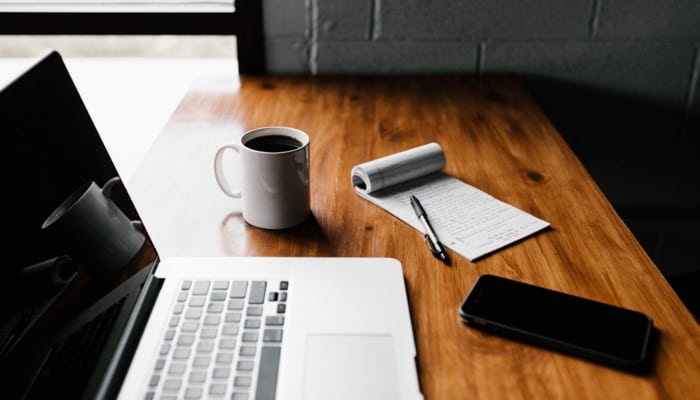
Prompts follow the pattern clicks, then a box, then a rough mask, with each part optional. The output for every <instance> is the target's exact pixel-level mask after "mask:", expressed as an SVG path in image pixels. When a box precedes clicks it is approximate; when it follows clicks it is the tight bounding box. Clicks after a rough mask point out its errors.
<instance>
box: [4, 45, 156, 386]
mask: <svg viewBox="0 0 700 400" xmlns="http://www.w3.org/2000/svg"><path fill="white" fill-rule="evenodd" d="M0 131H1V132H2V136H3V138H4V144H5V146H4V149H5V151H4V154H3V155H2V157H0V160H1V162H2V171H3V178H4V179H3V186H4V190H3V192H4V196H3V210H4V216H5V219H6V220H7V221H8V223H7V224H6V225H5V232H6V234H8V235H9V237H10V238H11V239H10V240H11V242H10V244H9V245H7V246H5V248H6V249H7V251H6V253H5V256H6V260H5V262H4V265H3V267H2V268H1V269H0V274H1V275H0V285H2V287H1V288H0V296H1V297H0V316H1V321H2V330H1V331H0V335H1V336H0V360H2V363H3V365H2V367H3V370H6V369H5V368H9V369H11V370H14V371H15V372H16V375H17V377H16V378H17V379H13V380H8V382H13V383H14V384H16V385H17V388H14V392H12V391H11V395H12V396H13V397H14V396H16V397H25V396H29V397H41V396H42V394H41V393H30V392H27V388H26V387H24V385H26V386H29V387H32V386H33V387H34V388H37V387H41V386H42V385H38V384H36V382H37V381H36V380H35V379H54V380H60V381H61V385H62V386H63V388H62V389H61V388H60V387H51V386H49V385H43V387H48V388H49V389H47V390H50V393H51V394H52V397H55V396H56V393H57V390H58V391H59V392H58V393H60V390H63V394H65V395H69V396H70V395H71V394H75V393H72V392H71V390H73V389H72V388H71V384H73V385H74V386H80V385H86V382H87V377H83V376H81V374H85V375H89V373H90V370H93V369H94V368H96V367H95V365H96V363H98V360H97V359H98V353H99V348H100V347H102V345H104V343H101V344H97V345H95V347H96V348H95V349H94V350H95V357H94V359H93V360H92V365H81V366H80V368H82V369H83V370H84V371H82V372H76V371H77V367H76V370H71V371H70V374H71V375H73V376H72V377H71V378H70V379H67V378H66V377H65V376H64V377H60V375H55V376H56V377H55V378H52V377H51V374H50V373H49V372H48V371H47V370H46V368H47V367H50V366H51V363H52V362H53V363H54V364H57V363H59V360H58V359H57V357H58V356H57V354H59V353H60V351H59V350H61V351H63V352H64V353H66V352H68V350H67V349H66V346H65V345H63V347H61V346H58V345H54V344H55V343H59V342H60V341H63V342H65V341H66V340H67V338H69V337H70V335H71V334H72V333H74V332H72V330H74V329H79V328H80V325H86V324H87V323H89V322H90V321H72V322H71V324H74V323H75V325H76V326H74V327H70V326H69V325H71V324H66V322H67V321H69V320H70V319H71V318H73V316H75V315H76V314H77V313H78V312H79V311H82V310H85V309H88V308H89V307H91V306H93V303H95V302H96V301H97V300H98V299H100V298H101V297H102V296H103V295H104V293H106V292H108V291H109V289H110V288H109V287H106V284H105V285H103V284H102V281H101V277H103V276H100V275H99V274H97V273H95V272H96V271H100V268H101V266H100V265H95V264H96V263H97V264H99V257H100V255H99V254H96V252H95V250H100V251H103V250H105V249H103V248H100V247H102V246H103V245H91V246H87V247H90V248H80V247H76V246H75V243H73V244H71V242H70V240H71V239H72V240H73V242H75V241H76V239H80V238H78V237H77V236H80V235H86V236H87V237H88V238H89V239H90V240H93V239H97V237H98V235H99V232H100V231H103V233H102V234H103V235H110V234H111V233H113V232H110V231H106V230H104V228H102V227H100V226H98V225H99V224H101V218H102V217H100V216H99V215H100V214H99V213H101V212H103V211H99V210H98V207H99V206H109V207H108V208H109V210H110V212H113V211H114V210H117V209H118V210H119V211H120V212H121V213H123V215H124V217H125V218H126V219H128V220H129V221H130V220H134V221H136V220H138V216H137V215H136V212H135V209H134V207H133V205H132V204H131V203H130V202H129V201H128V196H126V195H125V189H124V188H123V185H120V184H117V185H116V186H115V187H114V188H113V189H112V190H111V192H112V193H110V201H111V202H113V203H114V204H110V202H108V201H105V200H102V199H100V198H99V197H97V200H93V201H97V203H95V204H96V205H91V204H90V203H89V201H90V200H88V199H85V198H84V197H86V195H84V194H83V193H82V192H81V193H78V191H84V190H85V187H86V184H88V183H90V182H94V183H95V185H96V186H97V191H96V193H99V192H100V188H102V187H103V186H104V185H105V183H107V182H108V181H109V180H110V179H113V178H116V180H117V181H118V174H117V171H116V169H115V168H114V165H113V164H112V162H111V159H110V157H109V155H108V154H107V152H106V150H105V148H104V145H103V144H102V142H101V139H100V136H99V135H98V133H97V131H96V128H95V126H94V124H93V122H92V121H91V119H90V116H89V114H88V112H87V110H86V108H85V106H84V104H83V102H82V100H81V98H80V95H79V94H78V92H77V90H76V88H75V86H74V85H73V82H72V80H71V78H70V76H69V74H68V71H67V70H66V68H65V66H64V64H63V62H62V60H61V57H60V56H59V55H58V53H55V52H51V53H48V54H47V55H46V56H45V57H43V58H42V59H41V60H40V61H39V62H38V63H37V64H36V65H34V66H33V67H31V68H30V69H28V70H27V72H25V74H23V75H22V76H20V77H19V78H17V79H16V80H15V81H14V82H12V83H10V84H9V85H8V86H7V87H5V88H4V89H2V91H0ZM117 183H118V182H117ZM76 193H77V194H76ZM72 195H73V196H74V198H73V199H72V200H71V199H69V198H70V197H71V196H72ZM81 196H83V197H81ZM62 203H63V206H61V204H62ZM115 206H116V207H115ZM60 207H65V209H62V210H60V209H59V208H60ZM71 207H72V208H71ZM79 207H84V208H86V209H87V211H82V210H80V209H79ZM76 209H78V211H76ZM52 213H54V215H53V217H52V218H53V219H54V221H52V222H53V223H52V224H51V227H50V228H51V229H48V226H47V227H46V228H47V229H42V225H48V224H45V222H46V221H47V218H48V217H49V216H50V215H51V214H52ZM91 213H92V214H91ZM76 215H77V216H76ZM76 224H81V225H85V224H88V225H89V224H93V225H90V226H88V228H87V230H86V231H80V229H78V228H76V226H75V225H76ZM71 232H82V233H80V234H78V233H75V234H72V233H71ZM86 232H90V233H86ZM145 236H146V235H145V232H143V233H135V234H134V238H141V240H140V241H138V242H135V241H132V243H131V244H129V245H128V247H129V248H130V249H131V251H132V252H133V250H134V249H135V250H136V251H140V250H141V245H142V244H143V243H144V240H143V239H144V238H145ZM105 237H107V236H105ZM114 241H115V242H117V241H119V239H118V238H114ZM86 242H89V240H87V239H86ZM147 243H148V244H149V243H150V242H147ZM84 247H85V246H84ZM144 247H145V246H144ZM119 251H120V252H121V253H122V254H127V251H125V250H119ZM135 255H136V254H135V253H134V254H130V255H128V257H129V258H133V256H135ZM115 257H116V256H115V255H114V254H108V255H107V256H106V257H105V259H107V260H110V259H115ZM128 261H129V260H127V262H128ZM89 271H92V272H93V273H87V272H89ZM116 272H118V271H117V270H116V269H115V268H114V267H113V268H112V271H110V273H109V275H110V278H112V277H113V276H114V274H115V273H116ZM105 282H106V280H105ZM68 286H72V287H76V286H78V287H79V288H82V289H81V290H80V291H78V293H79V298H78V299H73V300H72V301H71V300H70V299H65V298H64V297H65V296H61V294H62V291H65V290H64V289H65V288H66V287H68ZM103 286H104V287H103ZM59 300H60V301H59ZM49 307H61V310H63V311H64V312H61V313H56V312H53V311H52V312H51V315H52V316H56V315H58V316H60V318H59V320H47V318H45V317H43V316H44V315H48V313H46V310H47V309H49ZM92 333H95V332H92ZM61 335H63V336H62V337H61V338H60V341H59V336H61ZM71 340H72V339H71ZM86 340H88V341H89V340H91V339H86ZM63 342H61V343H63ZM90 346H91V344H89V343H87V342H86V343H82V344H81V345H80V346H79V348H80V349H81V350H83V351H87V350H91V348H90ZM59 347H61V348H60V349H59ZM61 357H65V358H64V359H61V360H60V363H61V367H60V368H54V370H64V371H65V370H67V369H69V368H71V367H72V366H71V365H70V364H69V363H70V357H71V356H70V354H62V355H61ZM82 360H85V358H82ZM6 364H9V365H6ZM39 366H43V367H44V370H43V372H42V374H43V375H40V376H38V377H36V376H34V375H36V373H38V371H39V369H38V367H39ZM32 369H36V371H37V372H36V373H34V374H33V373H32ZM3 380H5V378H3ZM76 390H77V389H76ZM59 397H61V396H59ZM64 398H65V397H64Z"/></svg>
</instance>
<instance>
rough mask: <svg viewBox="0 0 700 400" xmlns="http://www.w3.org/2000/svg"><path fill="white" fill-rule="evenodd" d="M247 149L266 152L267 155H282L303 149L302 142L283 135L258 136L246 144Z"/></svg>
mask: <svg viewBox="0 0 700 400" xmlns="http://www.w3.org/2000/svg"><path fill="white" fill-rule="evenodd" d="M245 145H246V147H248V148H250V149H253V150H257V151H264V152H267V153H280V152H283V151H290V150H296V149H298V148H299V147H301V142H300V141H298V140H296V139H294V138H293V137H289V136H283V135H268V136H258V137H256V138H254V139H250V140H249V141H247V142H246V143H245Z"/></svg>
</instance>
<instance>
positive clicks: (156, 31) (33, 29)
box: [0, 0, 265, 73]
mask: <svg viewBox="0 0 700 400" xmlns="http://www.w3.org/2000/svg"><path fill="white" fill-rule="evenodd" d="M236 3H237V4H236V8H235V11H234V12H0V34H3V35H235V36H236V50H237V58H238V65H239V70H240V72H241V73H264V72H265V58H264V41H263V22H262V0H242V1H237V2H236Z"/></svg>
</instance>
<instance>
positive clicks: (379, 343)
mask: <svg viewBox="0 0 700 400" xmlns="http://www.w3.org/2000/svg"><path fill="white" fill-rule="evenodd" d="M305 365H306V366H305V371H304V399H307V400H315V399H324V400H327V399H383V400H385V399H398V398H399V395H400V394H399V386H398V374H397V372H396V355H395V353H394V338H393V337H392V336H391V335H315V334H314V335H309V336H307V338H306V359H305Z"/></svg>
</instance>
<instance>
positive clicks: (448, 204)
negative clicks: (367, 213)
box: [351, 143, 550, 261]
mask: <svg viewBox="0 0 700 400" xmlns="http://www.w3.org/2000/svg"><path fill="white" fill-rule="evenodd" d="M445 164H446V159H445V154H444V152H443V151H442V148H441V147H440V145H439V144H437V143H428V144H426V145H423V146H419V147H415V148H412V149H408V150H405V151H402V152H399V153H395V154H391V155H388V156H385V157H382V158H378V159H376V160H372V161H368V162H365V163H362V164H358V165H356V166H354V167H353V168H352V171H351V183H352V185H353V187H354V189H355V192H356V193H357V194H358V195H360V196H361V197H363V198H365V199H367V200H369V201H370V202H372V203H374V204H376V205H378V206H380V207H382V208H383V209H385V210H386V211H388V212H390V213H391V214H393V215H395V216H396V217H398V218H399V219H401V220H402V221H404V222H405V223H407V224H408V225H410V226H412V227H413V228H415V229H416V230H418V231H420V232H422V226H421V224H420V221H419V220H418V218H417V217H416V215H415V213H414V212H413V208H412V207H411V204H410V200H409V197H410V196H411V195H415V196H416V197H418V198H419V199H420V201H421V203H422V204H423V208H425V211H426V213H427V214H428V218H429V219H430V222H431V224H432V226H433V228H434V229H435V232H436V233H437V235H438V237H439V238H440V239H441V241H442V243H443V244H444V245H445V246H447V247H448V248H449V249H451V250H452V251H454V252H456V253H457V254H460V255H461V256H463V257H466V258H467V259H469V260H470V261H474V260H476V259H477V258H479V257H482V256H484V255H486V254H489V253H491V252H493V251H496V250H498V249H500V248H503V247H505V246H507V245H509V244H512V243H514V242H516V241H518V240H521V239H523V238H526V237H528V236H530V235H532V234H534V233H536V232H539V231H541V230H543V229H545V228H547V227H549V226H550V224H549V222H547V221H544V220H542V219H539V218H537V217H535V216H533V215H531V214H529V213H527V212H525V211H523V210H520V209H518V208H516V207H514V206H512V205H510V204H508V203H505V202H503V201H500V200H498V199H496V198H495V197H493V196H491V195H489V194H488V193H485V192H483V191H481V190H479V189H477V188H475V187H474V186H471V185H469V184H467V183H465V182H463V181H461V180H459V179H457V178H455V177H452V176H450V175H448V174H445V173H443V172H442V169H443V168H444V167H445Z"/></svg>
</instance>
